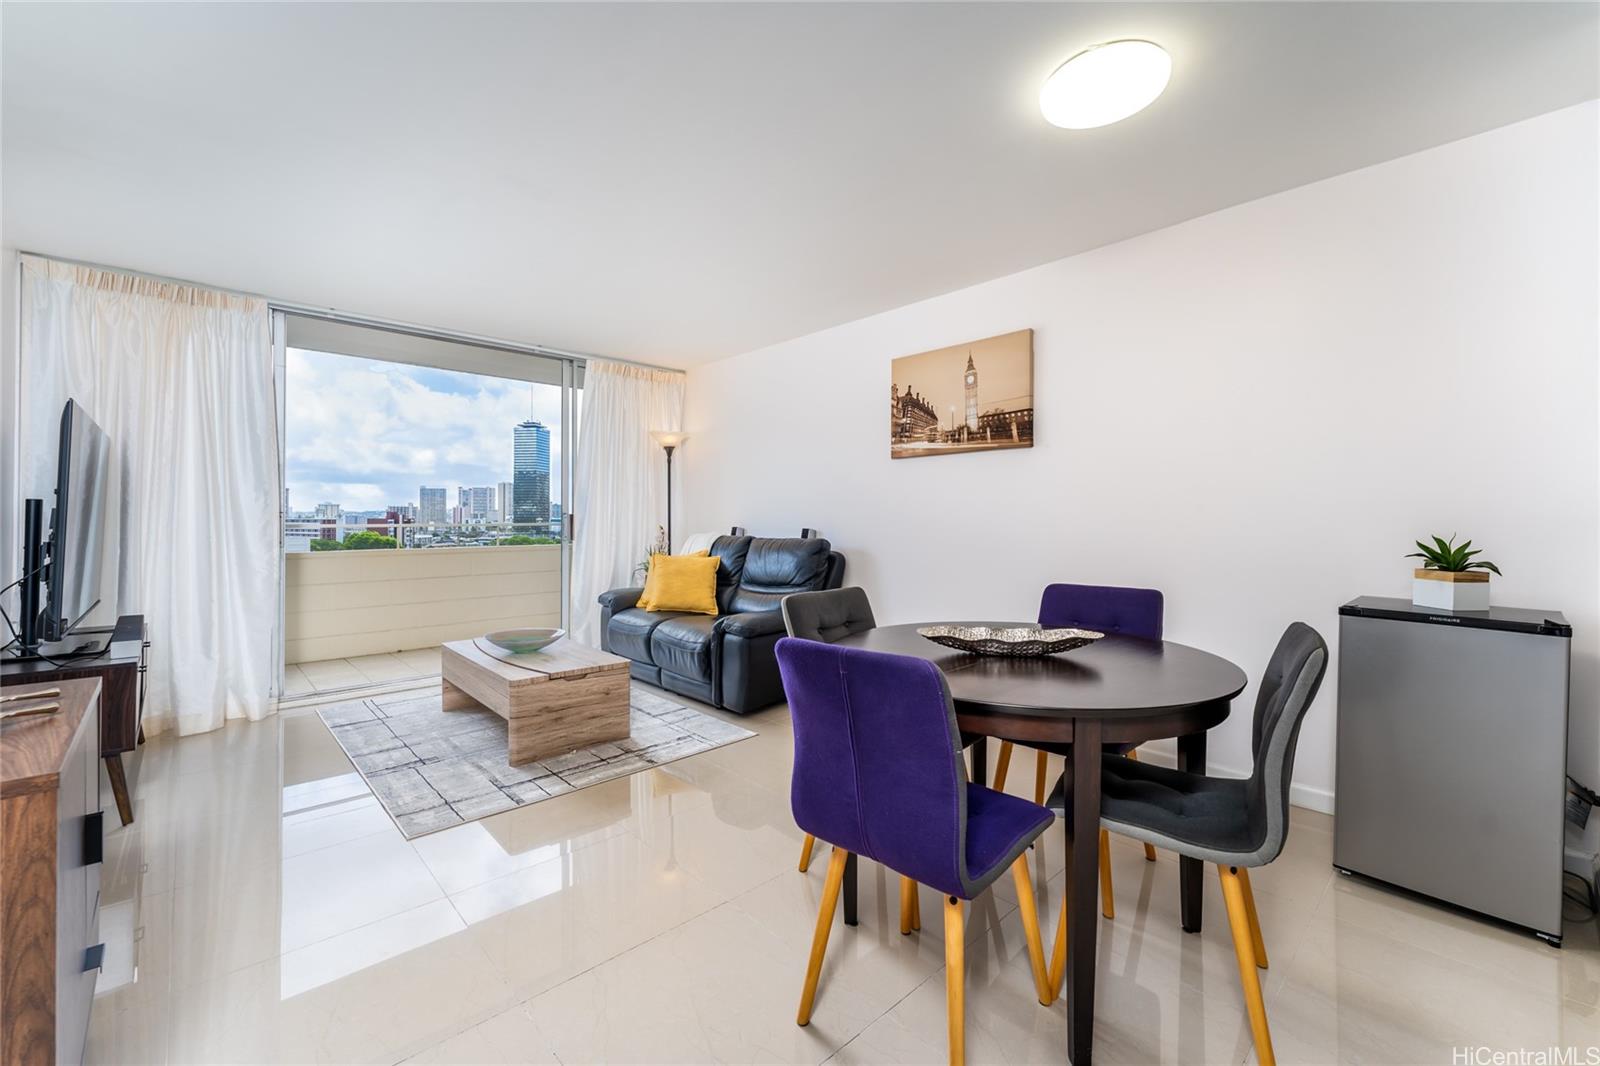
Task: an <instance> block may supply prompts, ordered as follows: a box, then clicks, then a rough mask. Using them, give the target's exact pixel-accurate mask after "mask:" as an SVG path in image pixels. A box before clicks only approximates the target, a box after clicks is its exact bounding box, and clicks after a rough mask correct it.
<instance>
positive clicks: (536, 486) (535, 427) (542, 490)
mask: <svg viewBox="0 0 1600 1066" xmlns="http://www.w3.org/2000/svg"><path fill="white" fill-rule="evenodd" d="M511 477H512V505H511V520H512V521H513V522H516V523H517V524H519V525H524V524H528V525H542V524H546V523H548V522H549V521H550V430H549V429H548V428H547V427H546V426H545V424H544V423H543V422H534V421H528V422H521V423H519V424H518V425H517V427H516V428H515V429H514V430H513V431H512V462H511Z"/></svg>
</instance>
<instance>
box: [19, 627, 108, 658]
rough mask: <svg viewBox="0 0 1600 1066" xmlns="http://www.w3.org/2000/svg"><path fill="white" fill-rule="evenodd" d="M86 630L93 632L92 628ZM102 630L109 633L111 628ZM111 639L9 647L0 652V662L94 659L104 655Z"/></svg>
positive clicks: (64, 641)
mask: <svg viewBox="0 0 1600 1066" xmlns="http://www.w3.org/2000/svg"><path fill="white" fill-rule="evenodd" d="M88 632H93V631H92V630H90V631H88ZM103 632H106V633H110V632H112V631H111V630H109V629H108V630H104V631H103ZM110 645H111V640H110V638H109V637H103V638H101V639H99V640H89V641H84V642H82V643H77V644H74V643H73V642H72V641H70V640H63V641H57V642H53V643H49V644H41V645H39V647H38V650H37V651H33V652H24V651H22V650H21V649H19V648H10V649H7V650H6V651H5V652H0V662H8V663H37V662H45V663H61V662H67V661H69V660H78V659H95V658H98V657H100V656H102V655H104V654H105V653H106V652H107V651H108V650H109V648H110Z"/></svg>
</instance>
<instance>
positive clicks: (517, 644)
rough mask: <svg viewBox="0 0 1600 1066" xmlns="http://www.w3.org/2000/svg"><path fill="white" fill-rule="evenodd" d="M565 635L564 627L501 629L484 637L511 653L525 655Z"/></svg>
mask: <svg viewBox="0 0 1600 1066" xmlns="http://www.w3.org/2000/svg"><path fill="white" fill-rule="evenodd" d="M566 635H567V631H566V630H565V629H502V630H500V632H498V633H490V634H489V635H488V636H486V637H484V638H483V639H484V640H487V641H488V642H489V643H490V644H493V645H494V646H495V647H497V648H499V649H500V650H501V651H508V652H510V653H511V654H512V655H526V654H528V653H529V652H533V651H539V650H540V649H541V648H545V647H548V646H549V645H551V644H554V643H555V642H556V641H558V640H560V639H561V638H562V637H564V636H566Z"/></svg>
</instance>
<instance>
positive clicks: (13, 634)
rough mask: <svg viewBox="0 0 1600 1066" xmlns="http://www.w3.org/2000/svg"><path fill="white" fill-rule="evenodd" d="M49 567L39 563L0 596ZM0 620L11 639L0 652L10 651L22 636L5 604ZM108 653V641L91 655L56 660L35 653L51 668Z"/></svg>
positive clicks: (41, 653)
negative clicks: (3, 622) (2, 621)
mask: <svg viewBox="0 0 1600 1066" xmlns="http://www.w3.org/2000/svg"><path fill="white" fill-rule="evenodd" d="M49 565H50V564H49V563H41V564H39V565H38V566H36V567H35V568H34V569H32V570H30V571H29V572H28V573H26V574H23V575H22V576H21V577H19V578H17V579H16V580H15V581H13V582H12V583H11V584H9V585H6V586H5V587H4V588H0V596H4V595H5V594H6V593H8V592H10V591H11V590H12V589H14V588H16V587H17V586H18V585H20V584H22V583H23V582H24V581H26V580H28V578H30V577H32V576H33V575H34V574H37V573H39V572H40V571H42V570H44V569H45V568H46V567H48V566H49ZM0 619H4V620H5V623H6V628H7V629H9V630H10V631H11V639H10V640H8V641H6V642H5V643H4V644H0V652H5V651H10V650H11V649H12V648H13V647H14V646H17V645H20V644H21V643H22V635H21V634H20V633H18V632H17V627H16V626H15V625H14V624H13V623H12V621H11V615H9V614H7V613H6V608H5V604H4V603H0ZM110 651H111V642H110V641H109V640H108V641H106V646H105V647H103V648H101V649H100V650H99V651H97V652H95V653H94V654H93V655H71V656H67V657H66V658H59V659H58V658H54V657H52V656H49V655H45V654H44V653H43V652H39V653H37V655H38V658H39V659H40V660H41V661H43V662H47V663H49V664H50V665H51V666H71V665H72V664H73V663H87V662H93V661H94V660H96V659H100V658H104V657H105V656H106V655H107V654H109V653H110Z"/></svg>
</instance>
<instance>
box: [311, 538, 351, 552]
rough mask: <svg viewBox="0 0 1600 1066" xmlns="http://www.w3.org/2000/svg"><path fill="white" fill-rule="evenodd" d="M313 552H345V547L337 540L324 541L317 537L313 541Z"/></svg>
mask: <svg viewBox="0 0 1600 1066" xmlns="http://www.w3.org/2000/svg"><path fill="white" fill-rule="evenodd" d="M311 550H312V551H314V552H336V551H343V550H344V545H343V544H340V543H339V542H338V541H336V540H323V539H322V538H320V537H317V538H315V539H313V540H312V541H311Z"/></svg>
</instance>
